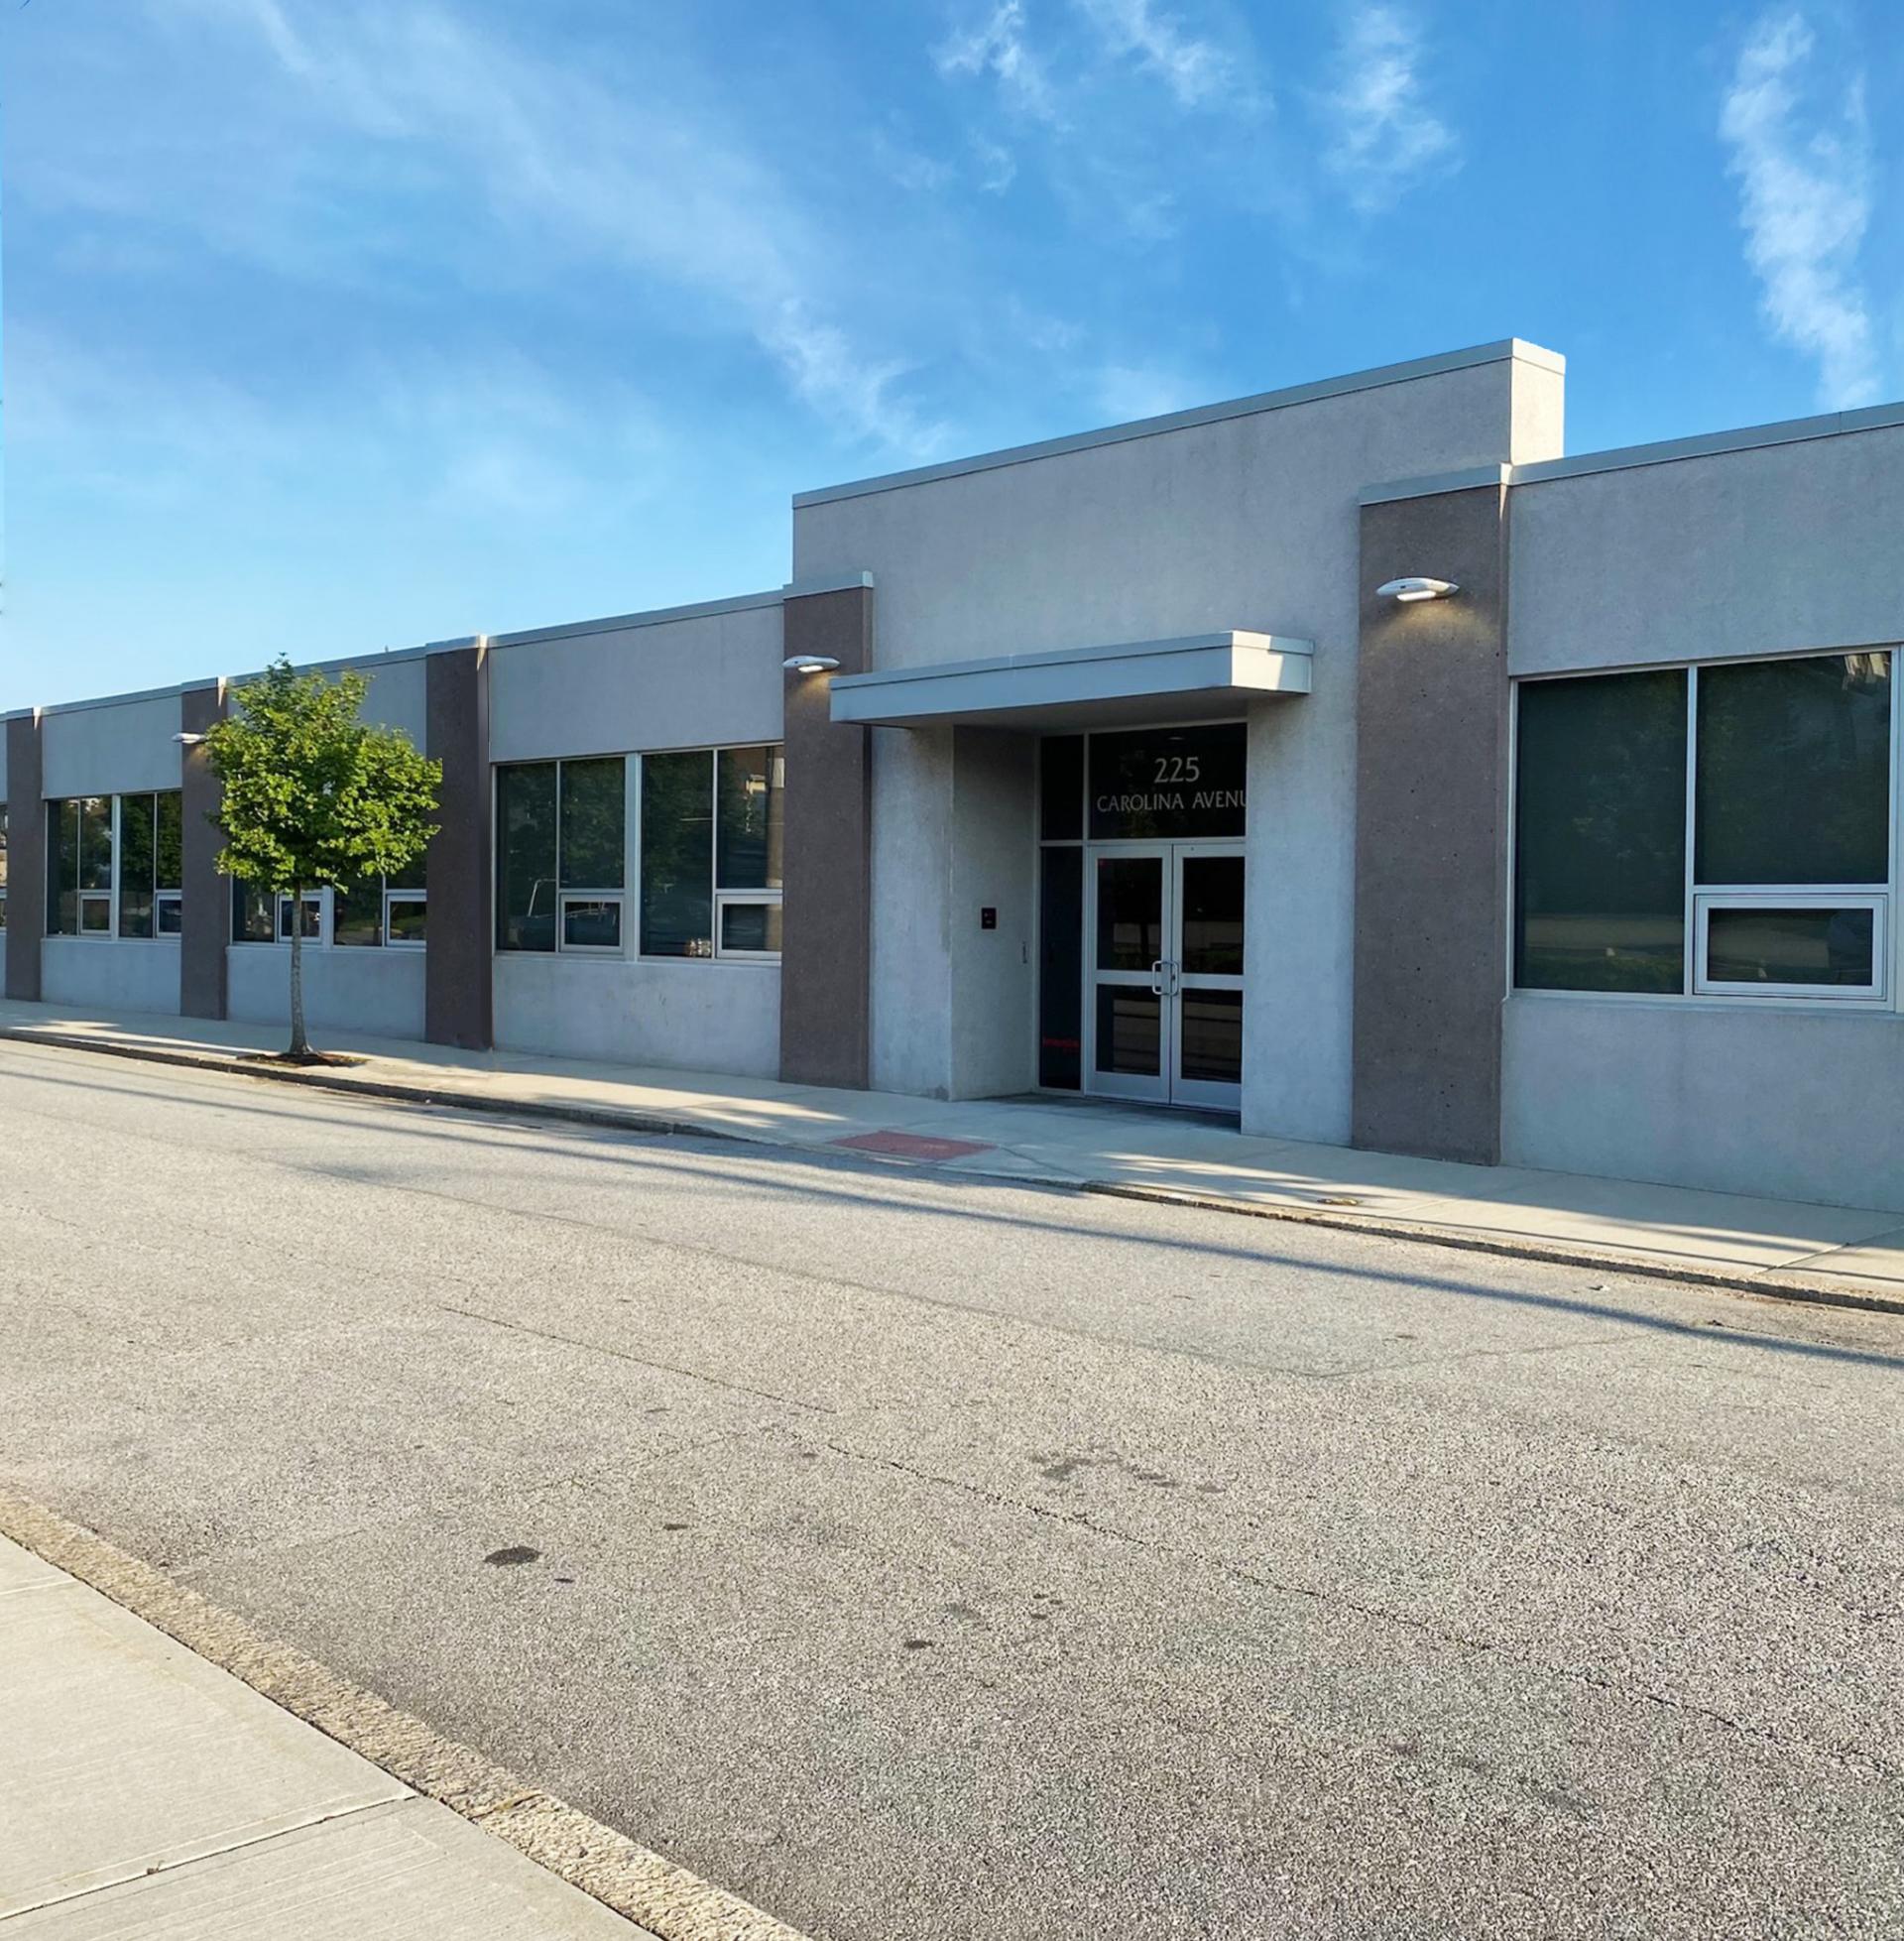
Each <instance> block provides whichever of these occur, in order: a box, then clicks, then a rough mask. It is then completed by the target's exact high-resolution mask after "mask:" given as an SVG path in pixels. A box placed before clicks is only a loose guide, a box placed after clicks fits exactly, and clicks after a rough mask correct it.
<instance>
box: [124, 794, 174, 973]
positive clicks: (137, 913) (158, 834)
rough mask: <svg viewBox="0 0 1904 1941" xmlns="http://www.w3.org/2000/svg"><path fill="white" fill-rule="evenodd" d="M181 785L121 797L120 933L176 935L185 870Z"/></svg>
mask: <svg viewBox="0 0 1904 1941" xmlns="http://www.w3.org/2000/svg"><path fill="white" fill-rule="evenodd" d="M179 802H180V797H179V790H178V789H161V790H159V791H158V792H157V793H155V794H150V795H121V796H120V797H119V934H120V935H121V936H122V937H153V936H177V935H178V934H179V916H180V905H179V896H180V883H181V881H182V874H183V868H184V860H183V841H182V830H181V827H180V810H179Z"/></svg>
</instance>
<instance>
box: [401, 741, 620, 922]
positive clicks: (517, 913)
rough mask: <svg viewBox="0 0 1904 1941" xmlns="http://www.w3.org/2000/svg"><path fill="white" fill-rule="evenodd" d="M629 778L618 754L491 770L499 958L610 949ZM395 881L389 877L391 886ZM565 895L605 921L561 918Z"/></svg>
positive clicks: (617, 919)
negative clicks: (605, 913)
mask: <svg viewBox="0 0 1904 1941" xmlns="http://www.w3.org/2000/svg"><path fill="white" fill-rule="evenodd" d="M627 825H628V770H627V763H626V762H625V761H624V759H623V758H622V757H621V756H619V755H613V756H605V757H591V758H589V759H588V760H585V761H575V762H569V761H562V762H519V763H512V764H510V765H509V766H507V767H504V768H499V769H498V770H497V771H496V947H497V948H498V949H499V950H555V949H558V948H560V949H582V950H596V949H606V948H611V947H614V948H618V947H619V944H620V932H621V913H620V912H621V891H622V883H623V876H624V872H625V869H626V856H627ZM394 887H395V879H393V888H394ZM570 890H577V891H594V892H597V893H599V894H598V896H597V897H596V898H595V899H594V901H596V902H598V903H602V904H605V905H612V906H613V908H614V910H615V917H614V923H613V928H614V931H615V943H614V944H613V945H609V944H604V943H600V942H595V941H587V942H584V941H582V940H581V939H582V938H584V937H590V938H594V937H599V936H602V935H605V934H606V933H607V921H606V919H605V918H602V917H596V918H593V919H586V920H584V919H578V920H577V921H576V922H575V923H573V924H571V923H569V922H568V921H567V919H566V918H565V917H564V915H563V910H564V908H565V906H566V902H567V898H566V896H565V893H566V892H568V891H570Z"/></svg>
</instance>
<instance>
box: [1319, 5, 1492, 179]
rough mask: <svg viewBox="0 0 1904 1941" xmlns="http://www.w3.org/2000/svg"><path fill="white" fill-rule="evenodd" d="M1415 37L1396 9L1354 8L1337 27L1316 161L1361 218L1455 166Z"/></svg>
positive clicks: (1454, 149) (1451, 141) (1455, 152)
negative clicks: (1324, 143)
mask: <svg viewBox="0 0 1904 1941" xmlns="http://www.w3.org/2000/svg"><path fill="white" fill-rule="evenodd" d="M1422 61H1423V56H1422V46H1421V34H1420V30H1419V29H1418V28H1417V26H1416V24H1415V22H1414V20H1413V18H1412V17H1411V16H1410V15H1408V14H1407V13H1405V12H1403V10H1402V9H1401V8H1399V7H1394V6H1387V5H1373V6H1359V7H1357V8H1356V9H1355V10H1354V12H1352V13H1351V14H1350V15H1349V16H1348V18H1347V20H1346V21H1345V23H1344V27H1343V32H1342V37H1341V41H1340V43H1339V45H1338V47H1337V50H1336V58H1335V63H1334V73H1335V77H1334V80H1333V82H1332V84H1331V85H1330V86H1329V87H1328V88H1327V89H1326V90H1325V91H1324V93H1323V95H1322V106H1323V111H1324V119H1325V121H1326V122H1327V124H1328V126H1329V129H1330V137H1329V144H1328V147H1327V149H1326V151H1325V153H1324V158H1323V159H1324V164H1325V166H1326V167H1327V169H1328V170H1329V172H1330V174H1331V175H1332V176H1334V177H1335V179H1336V180H1337V182H1340V183H1341V185H1342V188H1343V191H1344V192H1345V193H1346V194H1347V196H1348V197H1349V201H1350V204H1351V205H1352V206H1353V207H1354V208H1355V209H1356V210H1357V211H1358V212H1359V213H1361V214H1364V215H1373V214H1376V213H1377V212H1379V211H1380V210H1382V209H1387V208H1392V207H1393V206H1394V204H1395V203H1396V202H1398V201H1400V199H1401V198H1402V196H1404V195H1405V194H1406V193H1407V192H1408V191H1409V190H1410V189H1411V188H1413V187H1414V186H1415V185H1416V184H1417V183H1418V182H1422V181H1423V180H1425V179H1426V178H1427V177H1429V176H1430V175H1433V174H1435V173H1437V172H1439V171H1443V170H1447V169H1451V168H1455V167H1457V166H1459V144H1458V143H1457V141H1456V139H1455V136H1454V133H1453V131H1452V130H1451V129H1450V128H1449V127H1448V125H1447V124H1446V123H1445V122H1443V121H1442V120H1441V119H1440V118H1439V117H1438V116H1437V115H1436V114H1435V113H1434V112H1433V111H1432V110H1431V109H1430V107H1429V106H1428V97H1427V90H1426V89H1425V87H1424V86H1423V83H1422V72H1421V70H1422Z"/></svg>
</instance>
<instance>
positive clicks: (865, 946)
mask: <svg viewBox="0 0 1904 1941" xmlns="http://www.w3.org/2000/svg"><path fill="white" fill-rule="evenodd" d="M782 614H783V621H784V628H785V647H786V652H787V654H788V655H789V656H791V655H795V654H816V655H824V656H826V657H827V658H829V659H831V660H835V661H837V662H838V663H839V664H840V666H839V671H840V672H841V673H843V674H853V673H864V672H865V671H866V670H867V669H868V668H869V667H871V666H872V661H873V589H872V588H871V587H869V586H854V587H848V588H846V589H844V590H843V591H839V592H833V593H810V594H804V595H801V596H799V597H796V598H790V599H788V600H787V601H786V603H785V605H784V607H783V609H782ZM831 686H832V682H831V680H830V679H829V678H828V676H827V675H825V674H796V673H789V674H788V675H787V676H786V728H785V734H784V741H785V744H786V797H785V800H786V807H785V815H786V830H785V846H784V851H783V854H784V865H783V870H784V875H783V881H784V885H785V910H784V912H783V916H782V925H781V932H780V1076H781V1077H782V1078H783V1079H785V1080H787V1081H788V1082H789V1083H792V1084H796V1085H844V1086H848V1087H851V1088H855V1089H863V1088H864V1087H865V1086H866V1085H867V1083H868V1082H869V1072H870V1059H871V1043H872V953H873V908H872V858H871V849H872V809H873V797H872V741H871V735H870V733H869V731H868V730H867V729H865V728H859V727H853V726H849V725H842V724H840V723H836V722H835V721H834V720H833V718H832V714H831V711H830V705H829V700H828V694H829V690H830V688H831Z"/></svg>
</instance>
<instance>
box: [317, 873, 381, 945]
mask: <svg viewBox="0 0 1904 1941" xmlns="http://www.w3.org/2000/svg"><path fill="white" fill-rule="evenodd" d="M330 940H331V942H332V943H341V944H345V945H366V944H377V943H382V942H383V940H384V879H383V878H382V877H381V876H365V877H359V878H358V879H357V881H356V882H355V883H346V884H345V885H343V886H342V888H340V889H336V890H333V891H332V892H331V893H330Z"/></svg>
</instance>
